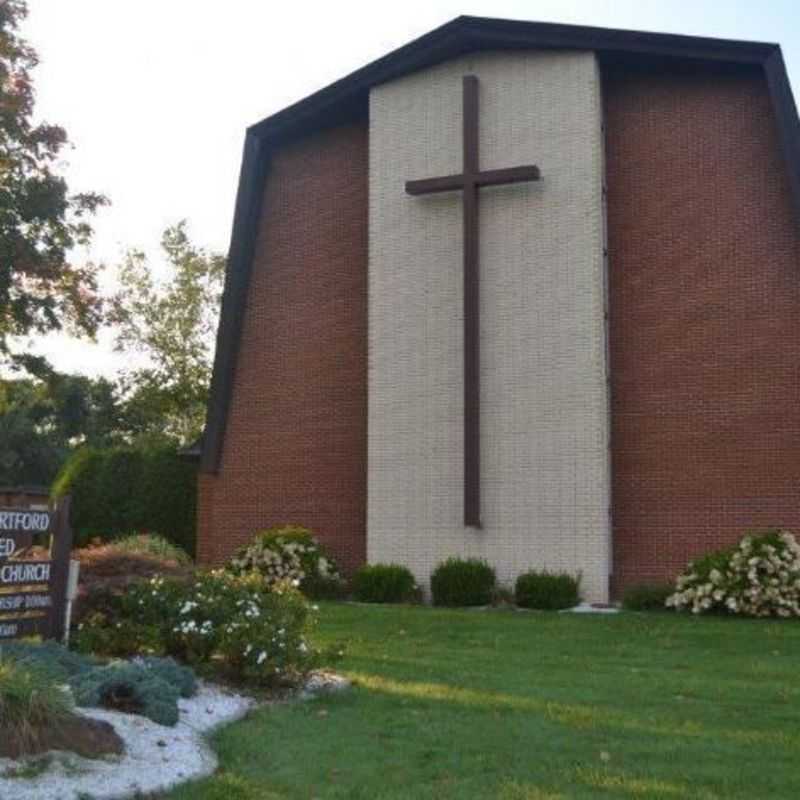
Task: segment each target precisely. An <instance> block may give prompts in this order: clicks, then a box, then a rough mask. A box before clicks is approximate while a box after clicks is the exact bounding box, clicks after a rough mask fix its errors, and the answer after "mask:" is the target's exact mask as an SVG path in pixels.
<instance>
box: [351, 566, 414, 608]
mask: <svg viewBox="0 0 800 800" xmlns="http://www.w3.org/2000/svg"><path fill="white" fill-rule="evenodd" d="M352 589H353V596H354V597H355V599H356V600H359V601H361V602H362V603H408V602H411V601H412V600H415V599H416V598H417V594H418V592H419V587H418V586H417V583H416V581H415V580H414V576H413V575H412V574H411V572H410V571H409V570H408V569H407V568H406V567H403V566H401V565H400V564H369V565H367V566H364V567H361V569H359V570H358V572H356V574H355V575H354V576H353V581H352Z"/></svg>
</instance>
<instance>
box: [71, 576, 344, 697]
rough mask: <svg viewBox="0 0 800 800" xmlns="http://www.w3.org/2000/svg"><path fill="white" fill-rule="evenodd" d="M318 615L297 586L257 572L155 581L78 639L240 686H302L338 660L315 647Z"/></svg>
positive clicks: (100, 650) (137, 588) (96, 648)
mask: <svg viewBox="0 0 800 800" xmlns="http://www.w3.org/2000/svg"><path fill="white" fill-rule="evenodd" d="M316 611H317V608H316V606H312V605H311V604H310V603H309V602H308V600H306V598H305V597H304V596H303V595H302V594H301V593H300V591H299V590H298V588H297V586H296V585H292V583H291V582H289V581H284V582H276V583H273V584H272V585H271V586H269V587H267V585H266V581H265V579H264V577H263V576H262V575H261V574H260V573H257V572H250V573H248V574H245V575H233V574H232V573H230V572H227V571H225V570H215V571H212V572H207V573H198V574H197V575H196V576H195V578H194V579H193V580H191V581H179V580H165V579H163V578H159V577H156V578H152V579H151V580H149V581H144V582H142V583H139V584H135V585H133V586H132V587H131V588H130V590H129V591H128V592H127V593H126V594H125V595H124V596H122V597H120V598H119V599H118V600H117V604H116V606H115V607H114V608H110V609H109V611H108V615H107V616H105V617H104V616H103V615H95V616H93V617H92V618H90V619H88V620H87V621H86V622H84V624H83V626H82V627H81V629H80V630H79V631H78V632H77V636H76V640H77V645H78V647H79V648H80V649H83V650H87V649H90V650H91V651H92V652H94V653H97V654H102V655H111V654H113V655H132V654H137V655H138V654H142V653H151V654H154V655H169V656H172V657H174V658H177V659H179V660H181V661H184V662H186V663H189V664H192V665H193V666H196V667H198V668H202V667H206V668H208V669H211V670H213V671H221V672H223V673H224V674H225V675H226V677H229V678H232V679H235V680H247V681H250V682H256V683H261V684H265V685H285V684H295V683H298V682H299V681H300V680H302V677H303V676H304V675H306V674H307V673H308V672H309V671H310V670H312V669H314V668H315V667H317V666H319V665H320V663H322V661H323V660H324V661H326V662H330V661H331V660H332V659H333V658H334V657H335V655H336V652H335V651H331V652H326V653H322V652H321V651H320V650H319V649H317V648H315V647H313V646H312V644H311V641H310V638H309V637H310V634H311V633H312V630H313V628H314V626H315V624H316ZM100 617H103V618H100ZM125 651H127V652H125Z"/></svg>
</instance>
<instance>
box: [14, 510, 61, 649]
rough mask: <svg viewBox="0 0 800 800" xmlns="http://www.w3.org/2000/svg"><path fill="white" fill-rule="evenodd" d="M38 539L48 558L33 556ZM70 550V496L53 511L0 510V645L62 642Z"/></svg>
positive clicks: (40, 554)
mask: <svg viewBox="0 0 800 800" xmlns="http://www.w3.org/2000/svg"><path fill="white" fill-rule="evenodd" d="M37 537H38V538H45V537H47V538H48V539H49V545H48V550H47V552H46V554H45V553H40V552H36V554H35V555H31V553H30V552H29V551H30V549H31V548H32V547H33V546H34V545H35V544H37V541H36V540H37ZM37 549H38V548H37ZM42 550H44V547H42ZM71 550H72V530H71V529H70V526H69V497H64V498H62V499H61V500H60V501H59V503H58V505H57V507H56V508H55V510H40V509H31V508H0V640H2V639H14V638H19V637H21V636H33V635H36V634H39V635H40V636H42V637H43V638H51V639H58V640H62V639H63V638H64V634H65V627H66V619H65V609H66V594H67V581H68V577H69V559H70V551H71Z"/></svg>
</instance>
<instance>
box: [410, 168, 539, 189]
mask: <svg viewBox="0 0 800 800" xmlns="http://www.w3.org/2000/svg"><path fill="white" fill-rule="evenodd" d="M540 177H541V174H540V172H539V167H535V166H532V165H531V166H524V167H508V168H507V169H486V170H483V171H482V172H476V173H475V174H473V175H470V174H469V173H467V174H466V175H465V174H464V173H463V172H461V173H459V174H458V175H444V176H443V177H441V178H423V179H422V180H418V181H406V193H407V194H412V195H419V194H434V193H436V192H452V191H455V190H456V189H463V188H464V185H465V184H467V183H473V184H474V185H475V186H499V185H501V184H507V183H522V182H523V181H538V180H539V178H540Z"/></svg>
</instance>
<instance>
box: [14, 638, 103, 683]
mask: <svg viewBox="0 0 800 800" xmlns="http://www.w3.org/2000/svg"><path fill="white" fill-rule="evenodd" d="M0 657H2V658H4V659H12V660H13V661H15V662H17V663H18V664H20V665H21V666H23V667H31V668H33V669H36V670H38V671H39V673H40V674H41V675H47V676H49V677H50V678H51V679H52V680H53V681H55V682H56V683H62V684H63V683H68V682H69V681H70V680H71V679H72V678H74V677H75V676H77V675H81V674H83V673H84V672H88V671H89V670H90V669H92V668H93V667H94V666H95V665H96V662H95V661H94V660H93V659H91V658H87V657H86V656H83V655H81V654H80V653H76V652H74V651H73V650H68V649H67V648H66V647H64V646H63V645H61V644H58V642H54V641H52V640H47V641H44V642H26V641H15V642H4V643H3V644H0Z"/></svg>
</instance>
